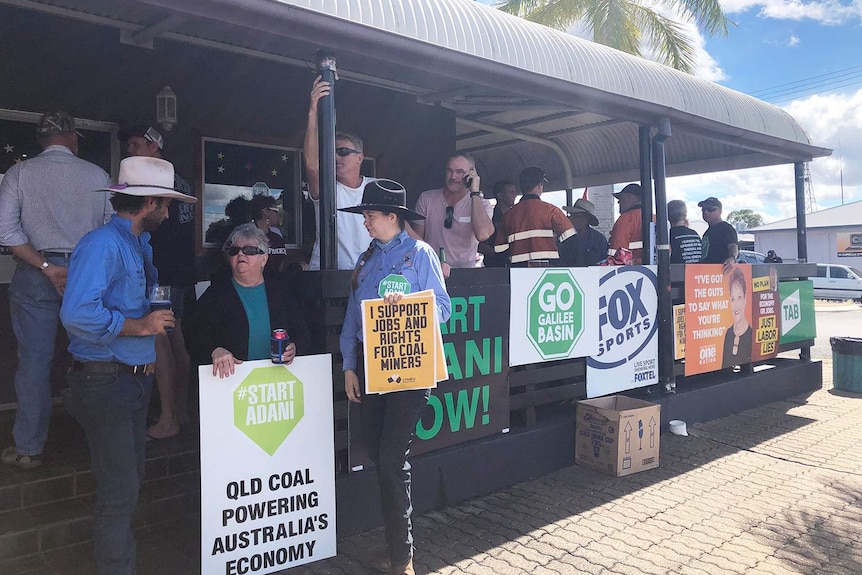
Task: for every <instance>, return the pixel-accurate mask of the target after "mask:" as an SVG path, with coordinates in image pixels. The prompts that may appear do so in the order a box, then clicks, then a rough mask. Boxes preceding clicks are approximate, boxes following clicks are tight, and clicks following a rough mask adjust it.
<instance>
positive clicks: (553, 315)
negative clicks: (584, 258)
mask: <svg viewBox="0 0 862 575" xmlns="http://www.w3.org/2000/svg"><path fill="white" fill-rule="evenodd" d="M606 272H607V270H606V269H605V268H602V267H591V268H512V269H511V270H510V271H509V273H510V278H511V285H512V297H511V319H510V321H509V365H511V366H515V365H526V364H529V363H540V362H544V361H556V360H559V359H570V358H574V357H585V356H588V355H596V354H598V352H599V314H598V313H597V310H596V309H595V308H594V306H595V305H596V302H598V298H599V292H598V290H599V277H600V276H601V275H602V274H603V273H606Z"/></svg>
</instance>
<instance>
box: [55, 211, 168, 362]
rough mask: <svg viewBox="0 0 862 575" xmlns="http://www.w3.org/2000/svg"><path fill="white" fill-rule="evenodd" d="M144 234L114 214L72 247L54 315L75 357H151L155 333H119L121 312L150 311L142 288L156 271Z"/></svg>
mask: <svg viewBox="0 0 862 575" xmlns="http://www.w3.org/2000/svg"><path fill="white" fill-rule="evenodd" d="M149 239H150V234H149V233H148V232H143V233H141V235H140V236H135V235H134V234H133V233H132V231H131V221H130V220H128V219H126V218H122V217H120V216H117V215H114V216H113V217H112V218H111V221H109V222H108V223H107V224H105V225H104V226H102V227H101V228H97V229H95V230H93V231H92V232H90V233H88V234H87V235H85V236H84V237H83V238H82V239H81V241H80V243H79V244H78V246H77V247H76V248H75V251H74V252H73V253H72V259H71V261H70V262H69V276H68V279H67V281H66V292H65V294H64V295H63V305H62V307H61V308H60V319H61V320H62V321H63V325H64V326H66V331H67V332H68V333H69V342H70V344H69V352H70V353H71V354H72V356H73V357H74V358H75V359H76V360H78V361H119V362H121V363H125V364H127V365H141V364H145V363H151V362H153V361H155V359H156V350H155V336H152V335H150V336H122V337H120V331H121V330H122V329H123V324H124V323H125V321H126V318H127V317H128V318H136V319H137V318H141V317H144V316H145V315H147V314H148V313H149V312H150V308H149V302H148V301H147V291H148V287H149V286H151V285H153V284H154V283H156V281H157V279H158V272H157V271H156V268H155V267H154V266H153V249H152V248H151V247H150V244H149Z"/></svg>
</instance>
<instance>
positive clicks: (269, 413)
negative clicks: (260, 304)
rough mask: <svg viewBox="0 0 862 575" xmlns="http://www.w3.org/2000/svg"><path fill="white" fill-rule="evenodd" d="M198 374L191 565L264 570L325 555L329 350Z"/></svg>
mask: <svg viewBox="0 0 862 575" xmlns="http://www.w3.org/2000/svg"><path fill="white" fill-rule="evenodd" d="M199 375H200V414H201V422H200V436H201V572H202V573H260V574H265V573H272V572H275V571H281V570H283V569H288V568H290V567H295V566H297V565H303V564H306V563H310V562H312V561H318V560H320V559H325V558H327V557H332V556H334V555H335V462H334V460H333V457H332V453H333V450H334V438H333V431H332V358H331V356H330V355H329V354H326V355H314V356H306V357H297V358H296V359H295V360H294V362H293V363H292V364H291V365H289V366H284V365H276V364H273V363H272V362H270V361H269V360H262V361H247V362H245V363H242V364H240V365H238V366H236V372H235V373H234V375H232V376H230V377H228V378H225V379H219V378H217V377H213V375H212V366H210V365H205V366H201V367H200V368H199Z"/></svg>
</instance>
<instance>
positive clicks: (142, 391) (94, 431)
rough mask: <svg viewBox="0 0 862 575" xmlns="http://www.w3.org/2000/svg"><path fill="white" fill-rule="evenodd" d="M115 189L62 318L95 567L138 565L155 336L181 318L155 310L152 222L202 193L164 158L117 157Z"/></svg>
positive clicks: (84, 242)
mask: <svg viewBox="0 0 862 575" xmlns="http://www.w3.org/2000/svg"><path fill="white" fill-rule="evenodd" d="M118 180H119V183H118V184H117V185H114V186H109V187H107V188H101V189H100V190H98V191H99V192H112V193H113V194H112V196H111V204H112V205H113V207H114V209H115V210H116V212H117V213H116V214H114V215H113V216H112V218H111V220H110V221H109V222H108V223H106V224H105V225H104V226H102V227H100V228H97V229H95V230H93V231H91V232H89V233H88V234H86V235H85V236H84V237H83V238H82V239H81V241H80V242H79V243H78V246H77V247H76V248H75V251H74V252H73V253H72V258H71V262H70V264H69V276H68V280H67V283H66V291H65V295H64V298H63V304H62V306H61V308H60V319H61V320H62V322H63V325H64V326H65V327H66V331H67V332H68V334H69V352H70V353H71V354H72V358H73V360H74V361H73V364H72V367H71V368H70V370H69V373H68V374H67V376H66V378H67V381H66V383H67V384H68V389H67V390H66V391H65V392H64V401H65V404H66V408H67V410H68V411H69V413H71V414H72V415H73V416H74V417H75V418H76V419H77V420H78V422H79V423H80V424H81V426H82V427H83V428H84V432H85V433H86V435H87V441H88V444H89V447H90V458H91V461H92V465H93V475H95V477H96V506H95V512H94V513H93V543H94V552H95V559H96V573H98V574H100V575H101V574H106V573H134V572H135V540H134V536H133V535H132V515H133V513H134V511H135V506H136V505H137V500H138V490H139V486H140V482H141V479H142V478H143V471H144V440H145V432H146V424H147V406H148V404H149V400H150V391H151V390H152V385H153V362H154V361H155V358H156V352H155V343H154V342H155V337H156V336H157V335H161V334H164V333H166V332H165V328H168V329H170V328H172V327H173V326H174V314H173V312H172V311H171V310H156V311H152V312H151V311H150V309H149V302H148V299H147V294H148V291H149V288H150V287H152V286H153V285H155V284H156V283H157V282H158V273H157V271H156V268H155V266H153V251H152V248H151V247H150V244H149V238H150V232H151V231H152V230H154V229H156V228H157V227H158V226H159V224H161V223H162V222H163V221H164V220H165V219H166V218H167V217H168V204H169V203H170V202H171V200H173V199H177V200H180V201H183V202H195V201H197V200H196V198H194V197H192V196H188V195H186V194H183V193H180V192H178V191H176V190H175V189H174V188H173V185H174V167H173V165H172V164H171V163H170V162H167V161H165V160H161V159H158V158H148V157H130V158H126V159H124V160H123V161H122V162H121V163H120V175H119V178H118Z"/></svg>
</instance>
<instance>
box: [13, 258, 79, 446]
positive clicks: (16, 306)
mask: <svg viewBox="0 0 862 575" xmlns="http://www.w3.org/2000/svg"><path fill="white" fill-rule="evenodd" d="M63 260H64V259H63V258H54V257H51V258H48V261H50V262H51V263H53V264H56V265H63V266H65V265H67V262H64V261H63ZM61 301H62V300H61V298H60V294H58V293H57V290H56V289H55V288H54V286H53V285H52V284H51V282H50V281H48V278H47V277H46V276H45V274H43V273H42V270H40V269H37V268H34V267H33V266H30V265H27V264H25V263H23V262H19V263H18V267H17V268H16V269H15V275H14V276H12V285H10V286H9V312H10V314H11V316H12V331H14V332H15V338H16V339H17V340H18V370H17V371H16V372H15V395H16V397H17V399H18V411H17V413H16V414H15V426H14V427H13V428H12V437H13V438H14V439H15V447H16V448H17V449H18V453H19V454H21V455H39V454H40V453H42V449H43V448H44V447H45V441H46V440H47V439H48V424H49V423H50V422H51V364H52V363H53V361H54V346H55V342H56V339H57V326H58V325H59V321H60V303H61Z"/></svg>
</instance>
